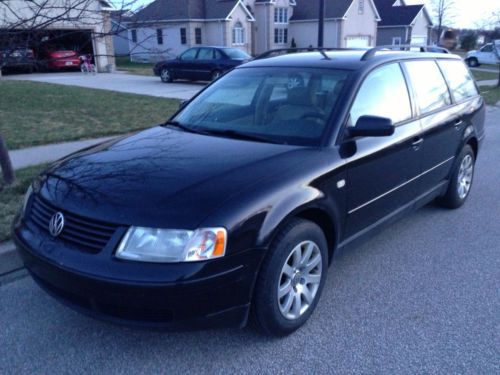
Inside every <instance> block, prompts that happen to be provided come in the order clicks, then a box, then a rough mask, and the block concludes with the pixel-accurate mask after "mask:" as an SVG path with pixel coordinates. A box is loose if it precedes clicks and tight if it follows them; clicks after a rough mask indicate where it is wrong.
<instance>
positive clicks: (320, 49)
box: [254, 47, 366, 60]
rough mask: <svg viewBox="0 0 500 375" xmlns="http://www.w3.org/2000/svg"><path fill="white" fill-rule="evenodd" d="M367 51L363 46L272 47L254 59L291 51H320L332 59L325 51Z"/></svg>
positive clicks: (285, 53)
mask: <svg viewBox="0 0 500 375" xmlns="http://www.w3.org/2000/svg"><path fill="white" fill-rule="evenodd" d="M359 50H361V51H366V49H362V48H334V47H301V48H277V49H271V50H269V51H266V52H264V53H261V54H260V55H258V56H257V57H255V58H254V60H260V59H266V58H269V57H273V56H280V55H287V54H290V53H299V52H319V53H321V54H322V55H323V56H324V57H325V58H326V59H330V57H329V56H328V55H327V54H326V53H325V52H327V51H359Z"/></svg>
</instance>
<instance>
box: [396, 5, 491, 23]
mask: <svg viewBox="0 0 500 375" xmlns="http://www.w3.org/2000/svg"><path fill="white" fill-rule="evenodd" d="M422 1H423V0H406V3H407V4H408V5H411V4H422ZM453 1H454V2H455V5H456V16H455V18H454V22H453V24H452V25H449V26H452V27H457V28H476V26H477V25H476V22H481V21H482V20H484V19H485V18H486V19H487V18H488V17H490V16H491V15H492V13H493V12H494V11H500V0H453ZM425 3H426V5H427V9H428V11H429V14H431V16H433V7H432V3H433V1H431V0H426V1H425Z"/></svg>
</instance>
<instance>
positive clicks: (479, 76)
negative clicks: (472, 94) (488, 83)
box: [472, 70, 498, 81]
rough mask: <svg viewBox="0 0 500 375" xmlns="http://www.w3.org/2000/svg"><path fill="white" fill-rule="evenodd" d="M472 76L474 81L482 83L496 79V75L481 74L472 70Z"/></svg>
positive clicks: (489, 73)
mask: <svg viewBox="0 0 500 375" xmlns="http://www.w3.org/2000/svg"><path fill="white" fill-rule="evenodd" d="M472 75H473V76H474V79H475V80H476V81H484V80H489V79H498V73H494V72H493V73H492V72H482V71H478V70H472Z"/></svg>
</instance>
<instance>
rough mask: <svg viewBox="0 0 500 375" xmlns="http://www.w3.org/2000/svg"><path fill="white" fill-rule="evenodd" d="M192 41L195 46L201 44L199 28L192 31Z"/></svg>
mask: <svg viewBox="0 0 500 375" xmlns="http://www.w3.org/2000/svg"><path fill="white" fill-rule="evenodd" d="M194 39H195V43H196V44H201V28H199V27H197V28H196V29H194Z"/></svg>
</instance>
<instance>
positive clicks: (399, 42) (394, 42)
mask: <svg viewBox="0 0 500 375" xmlns="http://www.w3.org/2000/svg"><path fill="white" fill-rule="evenodd" d="M396 41H397V43H396ZM401 44H402V43H401V37H400V36H394V37H392V45H393V46H400V45H401Z"/></svg>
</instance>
